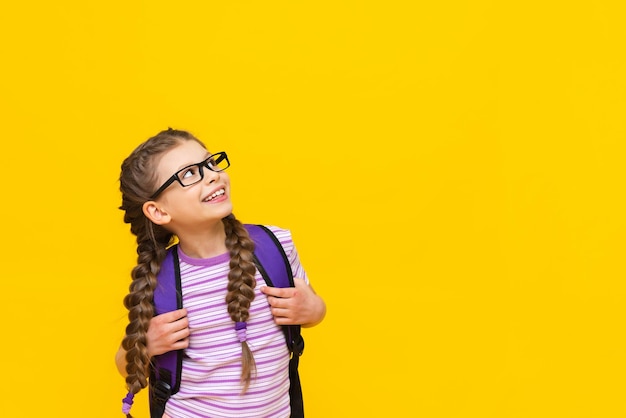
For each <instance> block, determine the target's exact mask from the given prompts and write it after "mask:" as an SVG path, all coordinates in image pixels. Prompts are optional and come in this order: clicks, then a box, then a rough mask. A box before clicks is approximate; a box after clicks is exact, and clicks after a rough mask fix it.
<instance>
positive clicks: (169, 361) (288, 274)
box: [149, 224, 304, 418]
mask: <svg viewBox="0 0 626 418" xmlns="http://www.w3.org/2000/svg"><path fill="white" fill-rule="evenodd" d="M244 227H245V228H246V229H247V231H248V233H249V234H250V238H251V239H252V241H254V264H255V265H256V267H257V270H258V271H259V273H260V274H261V276H263V279H264V280H265V283H266V284H267V285H268V286H273V287H293V286H294V283H293V273H292V271H291V266H290V264H289V260H288V259H287V255H286V254H285V251H284V249H283V247H282V245H281V244H280V242H279V241H278V238H276V236H275V235H274V234H273V233H272V231H270V230H269V229H268V228H266V227H265V226H263V225H252V224H244ZM157 281H158V285H157V288H156V289H155V291H154V307H155V315H160V314H162V313H165V312H170V311H174V310H176V309H181V308H182V307H183V303H182V290H181V281H180V264H179V260H178V251H176V247H175V246H174V247H172V248H170V249H169V250H168V252H167V255H166V257H165V260H164V261H163V263H162V264H161V270H160V272H159V274H158V275H157ZM283 332H284V334H285V340H286V342H287V348H288V349H289V353H290V360H289V381H290V386H289V397H290V399H291V417H292V418H302V417H304V406H303V401H302V388H301V386H300V377H299V375H298V363H299V359H300V356H301V355H302V352H303V350H304V340H303V339H302V335H301V334H300V325H283ZM182 362H183V350H176V351H170V352H167V353H164V354H162V355H159V356H154V357H153V358H152V362H151V367H150V379H149V399H150V416H151V418H161V417H162V416H163V413H164V411H165V403H166V402H167V400H168V399H169V397H170V396H171V395H173V394H175V393H176V392H178V390H179V388H180V379H181V373H182Z"/></svg>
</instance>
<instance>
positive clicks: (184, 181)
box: [150, 151, 230, 199]
mask: <svg viewBox="0 0 626 418" xmlns="http://www.w3.org/2000/svg"><path fill="white" fill-rule="evenodd" d="M228 167H230V161H228V156H227V155H226V153H225V152H224V151H222V152H216V153H215V154H212V155H210V156H209V157H208V158H207V159H206V160H204V161H201V162H199V163H196V164H191V165H188V166H187V167H184V168H181V169H180V170H178V171H177V172H176V173H174V175H173V176H172V177H170V178H169V179H167V181H166V182H165V183H163V185H162V186H161V187H159V188H158V189H157V191H156V192H154V194H152V196H150V199H154V198H156V197H157V196H158V195H160V194H161V193H163V190H165V189H167V188H168V187H170V185H171V184H172V183H174V182H175V181H177V182H179V183H180V185H181V186H183V187H187V186H191V185H192V184H196V183H198V182H199V181H200V180H202V179H203V178H204V169H205V168H208V169H209V170H211V171H215V172H216V173H219V172H220V171H224V170H226V169H227V168H228Z"/></svg>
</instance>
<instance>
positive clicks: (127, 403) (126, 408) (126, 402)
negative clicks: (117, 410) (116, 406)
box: [122, 391, 135, 415]
mask: <svg viewBox="0 0 626 418" xmlns="http://www.w3.org/2000/svg"><path fill="white" fill-rule="evenodd" d="M134 397H135V394H134V393H132V392H130V391H129V392H128V393H127V394H126V397H125V398H124V399H122V412H123V413H124V414H126V415H128V414H129V413H130V408H131V407H132V406H133V398H134Z"/></svg>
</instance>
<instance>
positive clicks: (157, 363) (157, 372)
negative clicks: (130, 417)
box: [149, 246, 183, 418]
mask: <svg viewBox="0 0 626 418" xmlns="http://www.w3.org/2000/svg"><path fill="white" fill-rule="evenodd" d="M157 282H158V283H157V287H156V289H154V309H155V315H161V314H163V313H166V312H171V311H175V310H177V309H181V308H182V307H183V298H182V289H181V283H180V268H179V261H178V246H173V247H171V248H170V249H169V250H168V251H167V255H166V256H165V259H164V260H163V263H161V270H160V271H159V274H157ZM182 366H183V351H182V350H176V351H168V352H167V353H164V354H161V355H159V356H154V357H153V358H152V367H151V368H150V379H149V381H150V391H149V398H150V416H151V417H159V418H161V417H162V416H163V413H164V412H165V403H166V402H167V400H168V399H169V397H170V396H171V395H172V394H174V393H176V392H178V389H179V388H180V377H181V373H182V371H183V367H182Z"/></svg>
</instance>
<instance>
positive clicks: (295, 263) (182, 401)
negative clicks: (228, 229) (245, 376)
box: [165, 226, 308, 418]
mask: <svg viewBox="0 0 626 418" xmlns="http://www.w3.org/2000/svg"><path fill="white" fill-rule="evenodd" d="M268 228H269V229H270V230H271V231H272V232H273V233H274V234H275V235H276V237H277V238H278V240H279V241H280V243H281V244H282V246H283V248H284V249H285V253H286V254H287V257H288V258H289V262H290V264H291V268H292V271H293V275H294V277H299V278H303V279H305V280H306V281H307V282H308V279H307V278H306V273H305V272H304V269H303V268H302V266H301V265H300V260H299V257H298V253H297V251H296V249H295V246H294V244H293V241H292V238H291V233H290V232H289V231H288V230H284V229H280V228H277V227H275V226H268ZM178 255H179V257H180V273H181V282H182V290H183V306H184V307H185V308H187V317H188V319H189V329H190V332H191V336H190V340H189V347H188V348H187V349H185V355H184V357H183V370H182V378H181V385H180V390H179V392H178V393H176V394H174V395H172V397H171V398H170V399H169V401H168V402H167V404H166V409H165V412H166V414H167V415H169V416H170V417H172V418H207V417H211V418H213V417H242V418H244V417H250V418H259V417H289V415H290V407H289V368H288V367H289V352H288V350H287V346H286V343H285V336H284V334H283V331H282V329H281V327H280V326H278V325H276V324H275V323H274V319H273V317H272V314H271V312H270V309H269V304H268V302H267V297H266V296H265V295H264V294H262V293H261V291H260V287H261V286H265V281H264V280H263V277H262V276H261V275H260V274H259V273H258V272H257V273H256V282H257V284H256V287H255V292H254V293H255V297H254V300H253V301H252V304H251V306H250V317H249V319H248V328H247V337H248V345H249V346H250V349H251V350H252V354H253V355H254V361H255V364H256V374H253V375H252V380H251V382H250V386H249V387H248V390H247V392H246V393H245V394H243V395H242V394H241V389H242V385H241V382H240V378H241V343H240V342H239V340H238V339H237V335H236V333H235V323H234V322H233V320H232V319H231V318H230V316H229V315H228V311H227V309H226V302H225V299H226V293H227V289H226V286H227V283H228V271H229V265H228V263H229V259H230V257H229V254H228V253H226V254H222V255H219V256H216V257H212V258H207V259H197V258H191V257H188V256H187V255H185V254H184V253H183V252H182V251H181V250H180V246H179V247H178Z"/></svg>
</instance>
